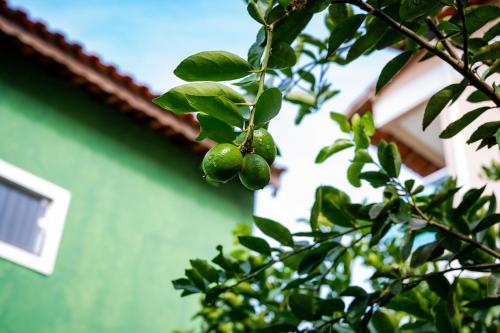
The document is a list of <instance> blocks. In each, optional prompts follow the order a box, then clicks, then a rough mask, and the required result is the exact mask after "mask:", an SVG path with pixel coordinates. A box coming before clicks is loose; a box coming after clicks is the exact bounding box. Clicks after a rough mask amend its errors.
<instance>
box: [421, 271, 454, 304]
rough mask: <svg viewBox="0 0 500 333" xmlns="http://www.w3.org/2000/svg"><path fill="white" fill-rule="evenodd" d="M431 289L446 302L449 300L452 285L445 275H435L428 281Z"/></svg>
mask: <svg viewBox="0 0 500 333" xmlns="http://www.w3.org/2000/svg"><path fill="white" fill-rule="evenodd" d="M426 282H427V284H428V285H429V289H430V290H431V291H433V292H434V293H436V294H437V295H438V296H439V297H441V298H442V299H444V300H447V299H448V294H449V292H450V288H451V285H450V283H449V282H448V280H447V279H446V278H445V277H444V276H443V275H434V276H431V277H429V278H428V279H427V280H426Z"/></svg>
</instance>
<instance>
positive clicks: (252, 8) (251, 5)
mask: <svg viewBox="0 0 500 333" xmlns="http://www.w3.org/2000/svg"><path fill="white" fill-rule="evenodd" d="M247 11H248V14H249V15H250V16H251V17H252V18H253V19H254V20H255V21H257V22H259V23H260V24H266V19H265V18H264V16H263V15H262V12H261V11H260V8H259V6H257V4H256V3H255V1H254V0H250V1H249V2H248V6H247Z"/></svg>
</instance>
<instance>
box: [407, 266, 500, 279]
mask: <svg viewBox="0 0 500 333" xmlns="http://www.w3.org/2000/svg"><path fill="white" fill-rule="evenodd" d="M488 269H492V270H493V271H495V270H496V269H500V264H478V265H470V266H461V267H456V268H448V269H445V270H443V271H438V272H432V273H428V274H409V275H406V276H404V277H402V278H401V280H406V279H411V278H423V279H424V280H427V279H428V278H430V277H433V276H436V275H442V274H446V273H449V272H453V271H461V270H467V271H472V272H482V271H484V270H488Z"/></svg>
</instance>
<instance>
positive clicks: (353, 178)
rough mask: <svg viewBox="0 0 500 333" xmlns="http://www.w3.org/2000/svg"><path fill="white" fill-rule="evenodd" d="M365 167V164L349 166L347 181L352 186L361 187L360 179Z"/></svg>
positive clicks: (358, 163)
mask: <svg viewBox="0 0 500 333" xmlns="http://www.w3.org/2000/svg"><path fill="white" fill-rule="evenodd" d="M364 165H365V163H360V162H353V163H351V165H349V168H347V179H348V180H349V183H351V185H352V186H354V187H360V186H361V179H360V178H359V174H360V173H361V170H362V169H363V166H364Z"/></svg>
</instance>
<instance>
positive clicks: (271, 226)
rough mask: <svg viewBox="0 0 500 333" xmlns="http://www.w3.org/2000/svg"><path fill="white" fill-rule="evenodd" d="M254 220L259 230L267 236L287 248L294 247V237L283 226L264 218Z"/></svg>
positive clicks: (255, 217) (256, 217)
mask: <svg viewBox="0 0 500 333" xmlns="http://www.w3.org/2000/svg"><path fill="white" fill-rule="evenodd" d="M253 220H254V222H255V225H256V226H257V228H259V230H260V231H262V232H263V233H264V234H265V235H267V236H269V237H271V238H272V239H274V240H276V241H278V242H279V243H281V244H283V245H285V246H293V237H292V234H291V233H290V231H289V230H288V229H287V228H286V227H284V226H283V225H281V224H279V223H278V222H275V221H273V220H269V219H266V218H263V217H258V216H254V217H253Z"/></svg>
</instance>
